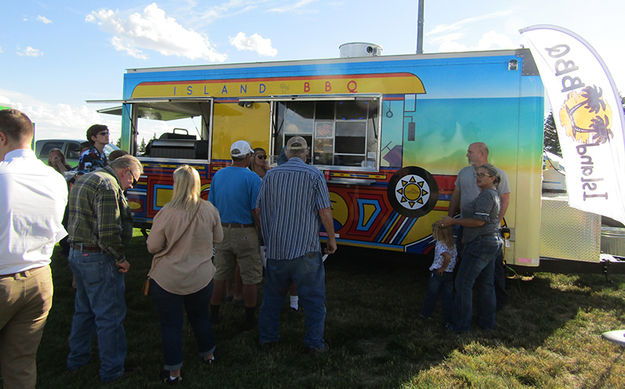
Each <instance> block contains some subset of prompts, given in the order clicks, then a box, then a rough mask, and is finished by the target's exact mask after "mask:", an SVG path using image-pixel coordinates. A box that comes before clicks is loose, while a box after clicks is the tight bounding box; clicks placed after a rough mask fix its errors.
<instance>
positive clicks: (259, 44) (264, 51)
mask: <svg viewBox="0 0 625 389" xmlns="http://www.w3.org/2000/svg"><path fill="white" fill-rule="evenodd" d="M230 44H231V45H233V46H234V47H236V48H237V50H239V51H255V52H256V53H258V55H261V56H266V57H275V56H276V55H277V54H278V50H276V49H274V48H273V47H271V39H269V38H263V37H262V36H260V35H258V34H252V35H250V36H249V37H248V36H247V35H246V34H245V33H244V32H239V33H238V34H237V35H236V36H235V37H234V38H233V37H231V38H230Z"/></svg>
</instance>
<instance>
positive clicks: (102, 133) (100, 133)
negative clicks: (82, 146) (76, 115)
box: [98, 131, 109, 136]
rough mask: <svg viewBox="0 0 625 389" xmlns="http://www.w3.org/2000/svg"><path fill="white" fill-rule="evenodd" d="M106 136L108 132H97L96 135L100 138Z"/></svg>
mask: <svg viewBox="0 0 625 389" xmlns="http://www.w3.org/2000/svg"><path fill="white" fill-rule="evenodd" d="M108 134H109V132H108V131H102V132H98V135H102V136H104V135H108Z"/></svg>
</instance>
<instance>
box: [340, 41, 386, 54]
mask: <svg viewBox="0 0 625 389" xmlns="http://www.w3.org/2000/svg"><path fill="white" fill-rule="evenodd" d="M339 51H340V52H341V58H349V57H374V56H378V55H382V46H380V45H376V44H375V43H367V42H349V43H343V44H342V45H340V46H339Z"/></svg>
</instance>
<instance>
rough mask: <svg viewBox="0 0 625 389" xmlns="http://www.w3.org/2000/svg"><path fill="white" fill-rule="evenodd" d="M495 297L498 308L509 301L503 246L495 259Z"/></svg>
mask: <svg viewBox="0 0 625 389" xmlns="http://www.w3.org/2000/svg"><path fill="white" fill-rule="evenodd" d="M495 297H496V300H497V310H500V309H501V308H503V307H504V306H505V305H506V304H507V303H508V291H507V290H506V267H505V265H504V264H503V248H502V250H499V253H498V254H497V259H496V260H495Z"/></svg>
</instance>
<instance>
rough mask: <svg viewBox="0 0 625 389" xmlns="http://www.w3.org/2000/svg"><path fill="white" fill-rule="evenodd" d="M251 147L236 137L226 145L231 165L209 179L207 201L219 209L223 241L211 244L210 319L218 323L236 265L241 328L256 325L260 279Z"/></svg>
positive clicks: (257, 182)
mask: <svg viewBox="0 0 625 389" xmlns="http://www.w3.org/2000/svg"><path fill="white" fill-rule="evenodd" d="M252 154H253V150H252V148H251V147H250V145H249V143H247V142H246V141H244V140H238V141H236V142H234V143H233V144H232V146H231V147H230V156H231V157H232V165H231V166H228V167H226V168H223V169H220V170H219V171H217V173H215V175H214V176H213V180H212V181H211V187H210V193H209V195H208V201H210V202H211V203H213V205H214V206H215V207H217V209H218V210H219V215H220V216H221V224H222V226H223V229H224V240H223V241H222V242H221V243H219V244H217V245H216V246H215V267H216V268H217V272H216V273H215V278H214V280H215V286H214V289H213V296H212V298H211V320H212V322H213V323H218V322H219V307H220V305H221V302H222V300H223V297H224V292H225V285H226V284H225V283H226V280H231V279H232V277H233V275H234V270H235V268H236V265H237V264H238V265H239V268H240V269H241V280H242V282H243V290H242V292H243V305H245V321H244V324H243V329H245V330H250V329H252V328H254V327H255V326H256V317H255V311H256V299H257V293H258V291H257V285H258V284H259V283H260V282H261V281H262V278H263V265H262V262H261V259H260V245H259V239H258V232H257V231H256V225H257V224H258V223H257V222H256V215H255V213H254V208H256V197H257V196H258V190H259V188H260V182H261V181H260V177H259V176H258V175H257V174H256V173H254V172H252V171H251V170H249V169H248V168H247V167H248V166H249V164H250V159H251V157H252Z"/></svg>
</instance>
